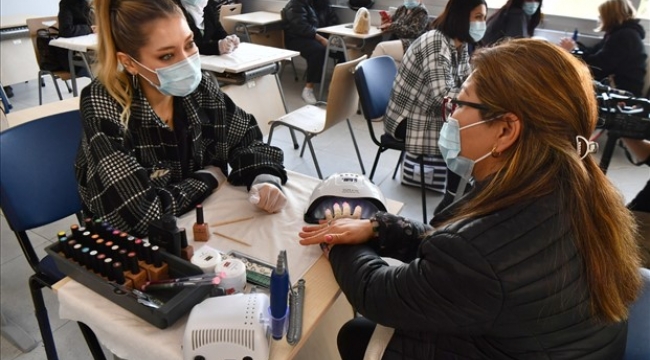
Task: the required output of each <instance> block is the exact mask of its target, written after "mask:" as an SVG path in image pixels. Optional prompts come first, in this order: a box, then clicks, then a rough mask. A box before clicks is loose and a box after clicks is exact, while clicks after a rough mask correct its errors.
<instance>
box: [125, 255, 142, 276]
mask: <svg viewBox="0 0 650 360" xmlns="http://www.w3.org/2000/svg"><path fill="white" fill-rule="evenodd" d="M126 266H127V267H128V269H129V271H130V272H131V273H132V274H133V275H135V274H139V273H140V266H138V257H137V256H136V254H135V251H131V252H129V253H128V254H126Z"/></svg>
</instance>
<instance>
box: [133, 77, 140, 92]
mask: <svg viewBox="0 0 650 360" xmlns="http://www.w3.org/2000/svg"><path fill="white" fill-rule="evenodd" d="M131 83H132V85H133V90H138V89H139V88H140V81H139V80H138V75H137V74H131Z"/></svg>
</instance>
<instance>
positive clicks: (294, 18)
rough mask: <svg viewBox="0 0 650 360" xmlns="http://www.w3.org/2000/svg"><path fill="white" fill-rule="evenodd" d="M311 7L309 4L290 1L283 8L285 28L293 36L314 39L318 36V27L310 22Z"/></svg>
mask: <svg viewBox="0 0 650 360" xmlns="http://www.w3.org/2000/svg"><path fill="white" fill-rule="evenodd" d="M308 12H309V9H308V7H307V6H304V5H302V4H299V3H296V2H290V3H288V4H287V6H286V7H285V8H284V9H283V11H282V13H283V14H284V21H285V29H286V30H287V32H288V33H289V34H291V35H292V36H297V37H304V38H308V39H313V38H314V37H315V36H316V27H315V26H314V25H312V24H311V23H309V21H308V20H307V19H308Z"/></svg>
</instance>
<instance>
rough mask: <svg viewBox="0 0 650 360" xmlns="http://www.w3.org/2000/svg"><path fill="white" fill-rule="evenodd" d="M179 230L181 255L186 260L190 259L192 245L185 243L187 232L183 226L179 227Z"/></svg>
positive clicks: (192, 254) (192, 252)
mask: <svg viewBox="0 0 650 360" xmlns="http://www.w3.org/2000/svg"><path fill="white" fill-rule="evenodd" d="M180 230H181V257H182V258H183V259H185V260H187V261H190V260H192V256H194V247H193V246H192V245H189V244H188V243H187V232H186V231H185V228H183V227H182V228H180Z"/></svg>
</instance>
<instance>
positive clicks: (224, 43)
mask: <svg viewBox="0 0 650 360" xmlns="http://www.w3.org/2000/svg"><path fill="white" fill-rule="evenodd" d="M233 50H235V45H233V44H232V43H231V42H230V41H229V40H228V39H227V38H225V39H221V40H219V54H221V55H225V54H230V53H231V52H233Z"/></svg>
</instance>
